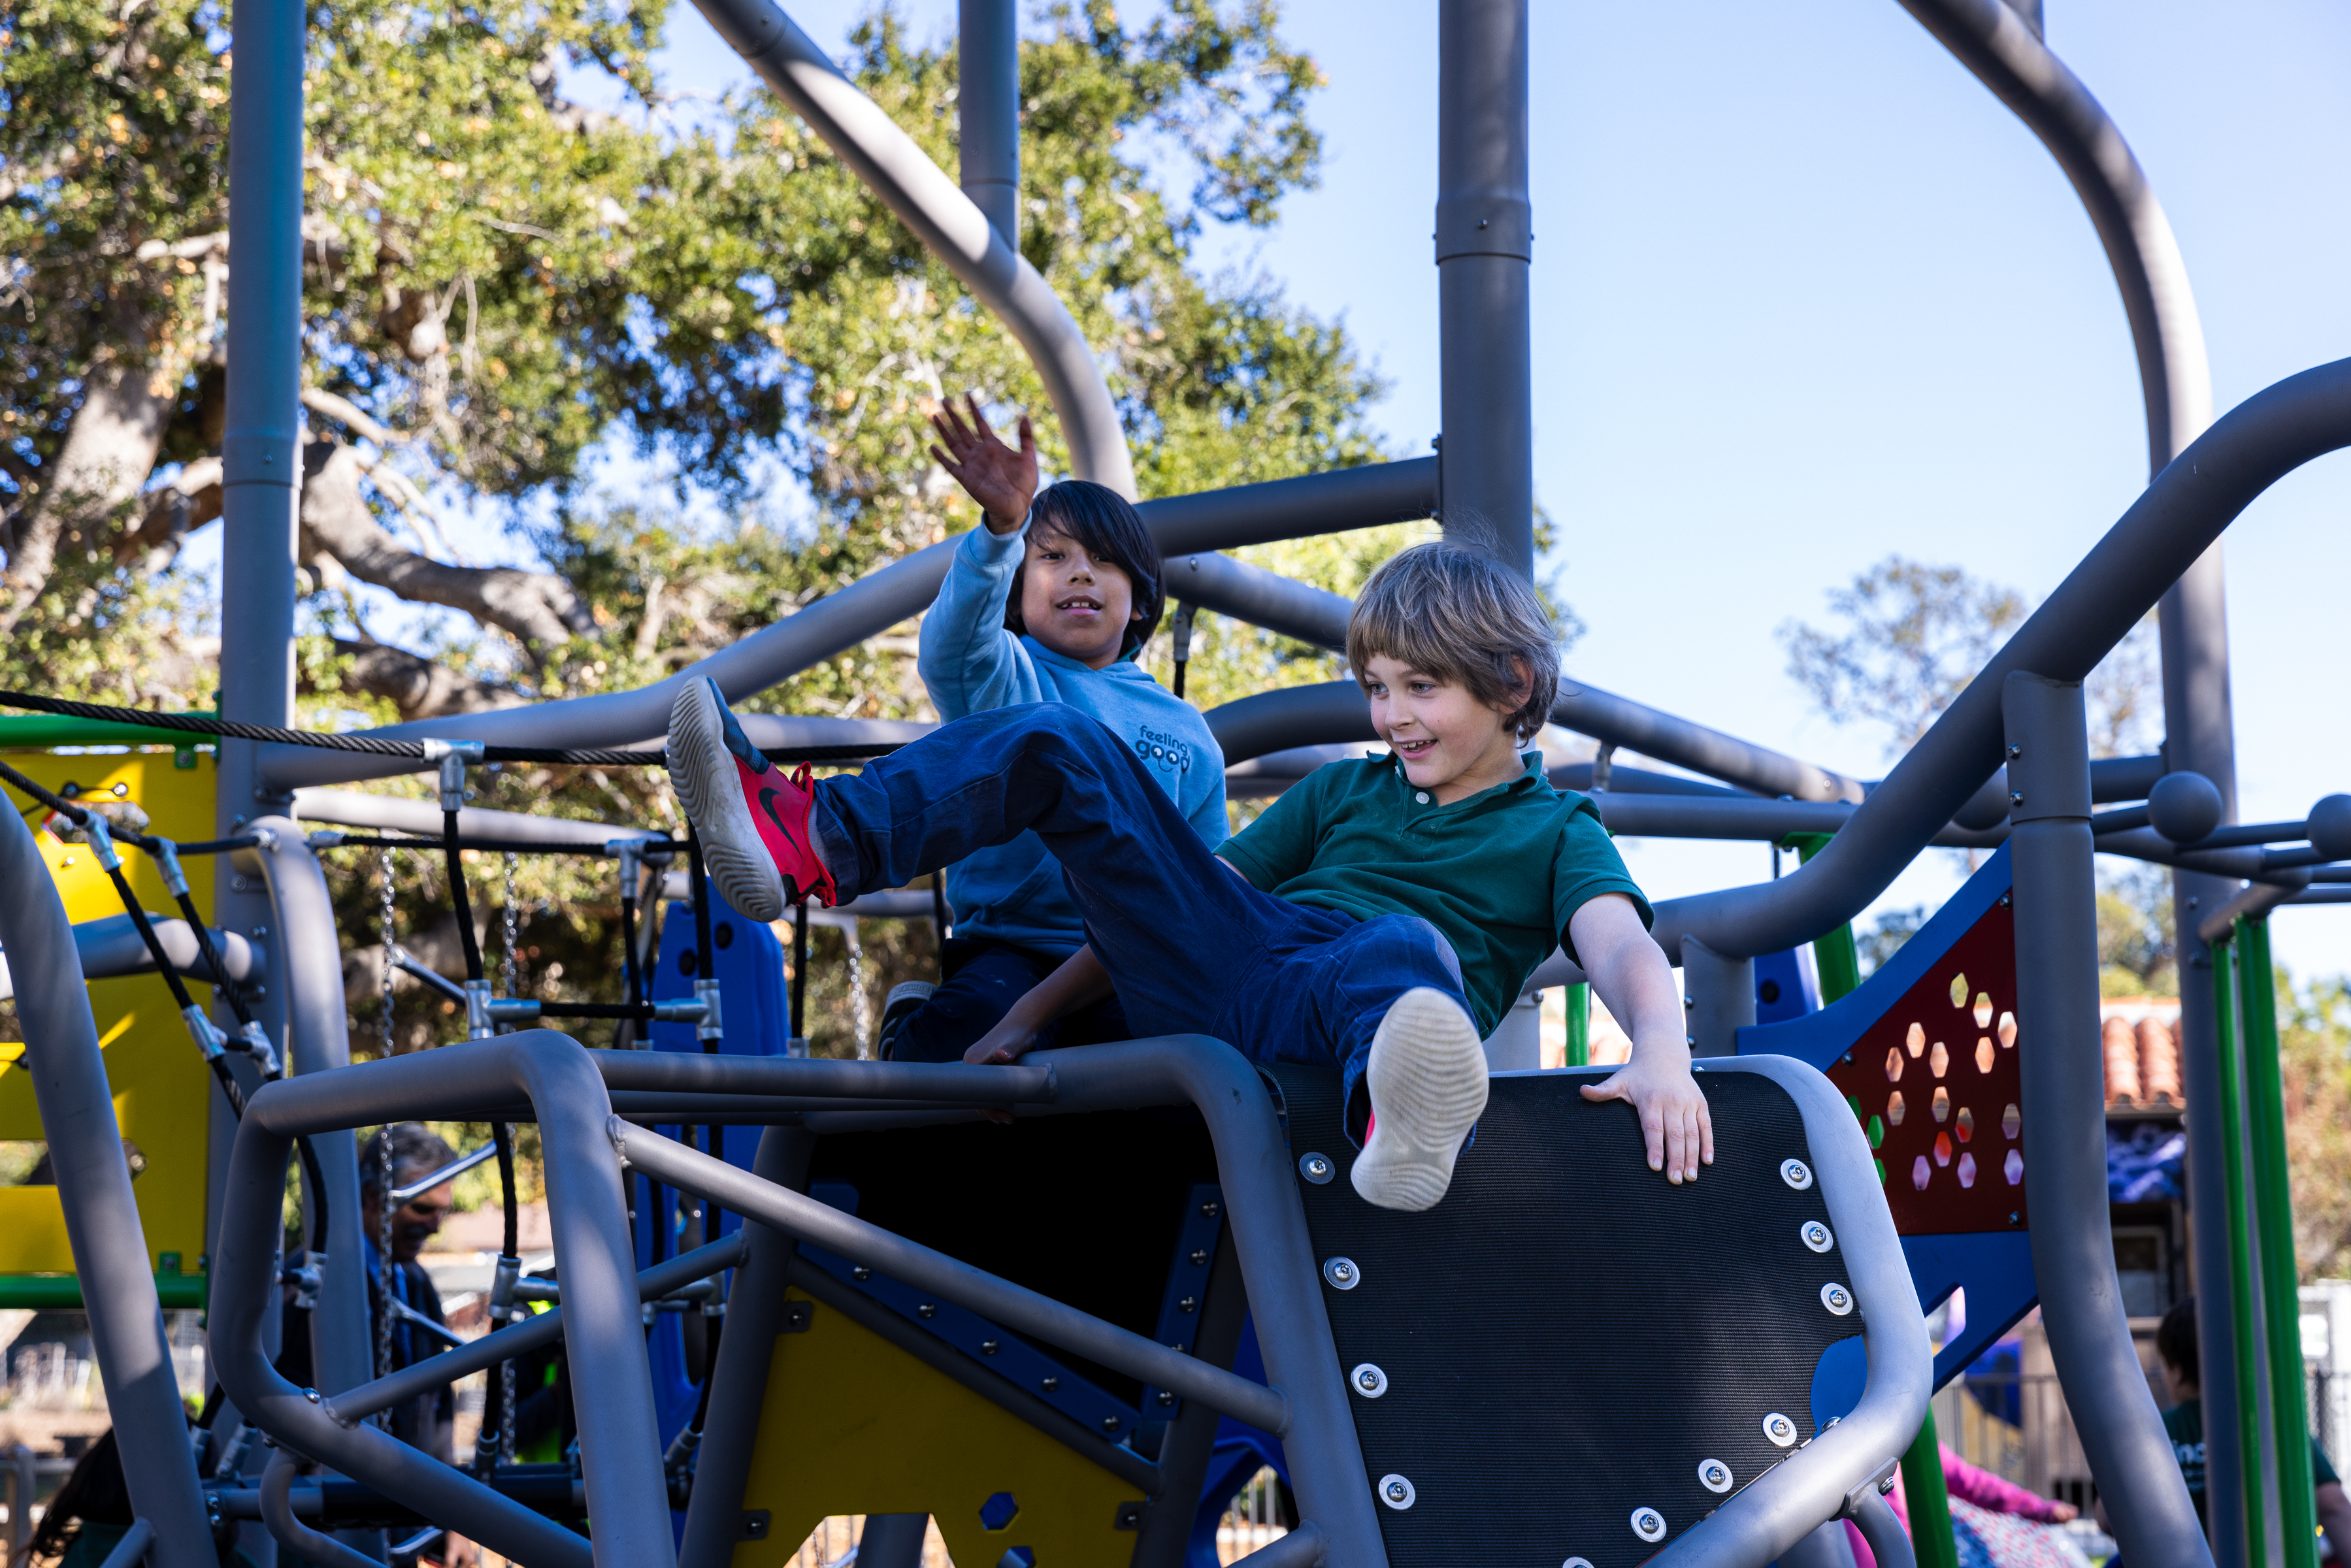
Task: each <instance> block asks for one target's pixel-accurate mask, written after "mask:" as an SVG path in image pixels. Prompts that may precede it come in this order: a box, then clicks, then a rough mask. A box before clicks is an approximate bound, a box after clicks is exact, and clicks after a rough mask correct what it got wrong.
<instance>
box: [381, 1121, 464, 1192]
mask: <svg viewBox="0 0 2351 1568" xmlns="http://www.w3.org/2000/svg"><path fill="white" fill-rule="evenodd" d="M386 1137H389V1138H391V1139H392V1186H402V1185H404V1184H406V1183H408V1182H410V1181H413V1180H414V1179H415V1178H416V1177H418V1176H429V1175H431V1174H432V1173H433V1172H434V1171H437V1170H439V1169H440V1168H441V1167H442V1166H445V1165H449V1164H451V1163H453V1162H454V1161H455V1159H456V1158H457V1151H456V1150H455V1149H453V1148H451V1147H450V1146H449V1145H447V1144H446V1143H444V1142H443V1141H442V1139H441V1136H440V1134H437V1133H435V1132H434V1130H433V1129H432V1128H430V1127H428V1126H426V1125H425V1124H423V1123H422V1122H396V1123H394V1124H392V1126H391V1127H390V1128H388V1129H380V1130H378V1131H377V1133H376V1134H375V1135H374V1136H373V1137H371V1138H370V1139H368V1141H367V1143H366V1145H365V1146H363V1147H362V1148H361V1149H360V1197H362V1198H369V1197H374V1196H375V1195H376V1194H377V1193H378V1192H380V1191H381V1190H382V1181H383V1164H382V1161H383V1141H384V1139H385V1138H386Z"/></svg>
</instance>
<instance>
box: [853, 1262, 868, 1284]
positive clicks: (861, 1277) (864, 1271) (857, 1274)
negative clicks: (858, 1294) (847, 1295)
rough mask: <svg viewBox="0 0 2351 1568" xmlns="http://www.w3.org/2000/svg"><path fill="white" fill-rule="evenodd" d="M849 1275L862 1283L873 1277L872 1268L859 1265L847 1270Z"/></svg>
mask: <svg viewBox="0 0 2351 1568" xmlns="http://www.w3.org/2000/svg"><path fill="white" fill-rule="evenodd" d="M849 1277H850V1278H851V1279H852V1280H854V1281H857V1282H858V1283H859V1284H861V1285H862V1284H863V1283H865V1281H868V1280H870V1279H872V1278H873V1270H871V1269H868V1268H865V1267H863V1266H862V1265H861V1266H860V1267H858V1268H855V1269H852V1270H850V1271H849Z"/></svg>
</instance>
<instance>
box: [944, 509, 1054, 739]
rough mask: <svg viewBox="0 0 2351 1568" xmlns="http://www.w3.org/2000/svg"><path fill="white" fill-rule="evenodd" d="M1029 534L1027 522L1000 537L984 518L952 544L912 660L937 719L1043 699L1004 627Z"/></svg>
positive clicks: (1033, 671)
mask: <svg viewBox="0 0 2351 1568" xmlns="http://www.w3.org/2000/svg"><path fill="white" fill-rule="evenodd" d="M1028 537H1029V530H1028V528H1026V526H1023V527H1022V528H1018V529H1016V530H1014V531H1013V532H1011V533H1008V534H1005V535H1002V536H1000V537H999V536H998V535H996V534H993V533H990V532H989V531H988V529H987V525H986V524H984V523H983V524H981V525H980V526H979V527H978V528H974V529H972V530H971V532H969V533H967V534H966V535H964V537H963V542H962V543H961V544H958V545H957V546H956V550H955V556H954V558H953V559H952V560H951V561H950V562H949V564H948V566H947V578H946V582H945V583H943V584H941V585H940V588H939V596H938V599H937V600H936V601H935V602H933V604H932V605H931V609H930V613H929V614H927V615H925V616H924V617H923V630H922V638H921V647H920V651H919V653H917V654H916V656H915V660H914V667H915V668H916V670H918V671H919V672H920V673H921V674H922V677H923V685H925V687H926V688H928V689H929V691H930V694H931V701H932V702H933V703H934V704H935V705H936V706H937V707H938V710H939V717H940V718H942V719H957V718H962V717H964V716H966V715H967V714H975V713H985V712H987V710H988V709H990V708H999V707H1010V706H1013V705H1015V704H1017V703H1033V702H1041V701H1043V700H1044V698H1045V690H1044V687H1043V685H1042V684H1041V683H1040V681H1039V680H1038V678H1037V668H1036V665H1035V664H1034V663H1033V662H1032V661H1031V660H1030V659H1029V650H1027V649H1026V648H1023V647H1022V646H1021V645H1020V639H1019V638H1018V637H1016V636H1014V635H1013V634H1012V633H1011V632H1008V631H1006V630H1005V627H1004V601H1005V599H1006V597H1007V596H1008V595H1009V594H1010V593H1011V591H1012V584H1013V582H1014V580H1016V579H1017V578H1019V575H1020V562H1021V559H1022V558H1023V557H1024V556H1025V555H1026V554H1027V552H1028Z"/></svg>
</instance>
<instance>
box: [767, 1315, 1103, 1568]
mask: <svg viewBox="0 0 2351 1568" xmlns="http://www.w3.org/2000/svg"><path fill="white" fill-rule="evenodd" d="M785 1299H786V1300H788V1301H807V1300H808V1298H807V1297H805V1296H803V1295H801V1294H800V1293H799V1291H788V1292H787V1293H786V1297H785ZM810 1312H812V1313H813V1314H814V1315H813V1319H812V1321H811V1322H810V1325H809V1327H808V1329H807V1331H806V1332H805V1333H787V1334H778V1336H777V1337H776V1356H775V1360H774V1362H773V1364H771V1366H770V1368H769V1371H768V1396H767V1401H766V1403H765V1406H763V1407H762V1409H761V1411H760V1416H759V1436H758V1440H757V1441H756V1442H754V1443H753V1445H752V1448H751V1472H750V1479H749V1480H748V1481H747V1483H746V1485H745V1486H744V1489H743V1506H744V1508H746V1509H747V1510H758V1509H765V1510H767V1511H768V1513H769V1514H770V1516H771V1524H770V1528H769V1530H768V1538H767V1539H766V1540H764V1541H753V1542H744V1543H743V1544H742V1545H740V1546H738V1547H737V1548H736V1549H735V1561H734V1568H780V1565H781V1564H783V1563H788V1562H789V1561H790V1560H791V1557H792V1554H793V1552H796V1551H797V1550H799V1544H800V1542H803V1541H805V1540H807V1539H808V1535H809V1532H810V1531H812V1530H814V1529H815V1528H816V1527H817V1524H818V1522H819V1521H821V1520H824V1519H826V1518H828V1517H830V1516H831V1515H835V1514H859V1513H862V1514H875V1513H927V1514H929V1515H931V1516H932V1517H933V1518H935V1520H937V1521H938V1526H939V1534H940V1535H941V1536H942V1537H944V1538H945V1540H946V1546H947V1554H948V1555H949V1556H951V1557H953V1558H954V1559H955V1561H956V1563H957V1564H958V1568H996V1564H997V1563H998V1562H999V1561H1000V1560H1001V1559H1002V1558H1003V1556H1004V1554H1005V1552H1008V1550H1010V1549H1011V1548H1013V1547H1016V1546H1025V1547H1028V1548H1029V1550H1030V1551H1031V1552H1035V1553H1036V1563H1037V1568H1125V1564H1127V1563H1130V1562H1132V1561H1133V1560H1134V1547H1135V1542H1136V1541H1137V1540H1138V1539H1139V1537H1138V1536H1137V1535H1136V1534H1135V1532H1134V1531H1131V1530H1120V1529H1119V1528H1118V1527H1117V1525H1118V1513H1119V1510H1120V1508H1121V1507H1122V1506H1123V1505H1126V1504H1131V1503H1139V1502H1141V1501H1142V1499H1141V1498H1139V1497H1137V1496H1136V1495H1135V1489H1134V1488H1133V1487H1131V1486H1129V1485H1128V1484H1127V1483H1126V1482H1124V1481H1123V1480H1121V1479H1118V1478H1117V1477H1116V1476H1113V1475H1112V1474H1111V1473H1110V1472H1109V1471H1107V1470H1104V1469H1098V1468H1097V1467H1095V1466H1093V1465H1091V1464H1089V1463H1087V1462H1086V1461H1085V1460H1084V1459H1082V1458H1079V1457H1078V1456H1077V1455H1076V1454H1073V1453H1071V1451H1070V1450H1069V1449H1067V1448H1063V1447H1062V1446H1061V1444H1059V1443H1057V1442H1055V1441H1053V1439H1052V1438H1050V1437H1046V1436H1045V1435H1044V1434H1043V1433H1042V1432H1040V1431H1038V1430H1037V1429H1036V1428H1035V1427H1031V1426H1029V1424H1028V1423H1026V1422H1024V1421H1021V1420H1020V1419H1019V1418H1018V1417H1016V1416H1012V1415H1010V1414H1008V1413H1007V1412H1006V1411H1004V1410H1001V1409H999V1408H998V1407H997V1406H995V1405H992V1404H990V1403H989V1402H988V1401H987V1400H985V1399H983V1398H981V1397H980V1396H978V1395H977V1394H974V1393H972V1392H971V1391H970V1390H969V1389H967V1388H966V1387H964V1386H963V1385H961V1384H959V1383H956V1382H955V1381H954V1380H953V1379H951V1378H948V1377H946V1376H943V1375H940V1374H939V1373H936V1372H934V1371H932V1370H931V1369H930V1368H929V1367H927V1366H925V1365H924V1364H922V1363H920V1362H918V1361H916V1360H914V1358H913V1357H912V1356H909V1355H907V1354H904V1353H903V1352H901V1351H899V1350H898V1349H897V1348H896V1347H895V1346H893V1345H892V1344H890V1343H888V1342H887V1341H886V1340H883V1339H882V1338H880V1337H879V1336H878V1335H876V1334H873V1333H871V1332H869V1331H867V1330H865V1329H863V1328H861V1327H859V1326H858V1325H857V1324H855V1323H853V1322H850V1321H849V1320H848V1319H847V1318H844V1317H842V1316H841V1314H840V1313H839V1312H831V1311H829V1310H828V1309H826V1308H824V1307H821V1306H815V1305H813V1304H812V1305H811V1306H810ZM998 1492H1009V1493H1011V1494H1012V1496H1013V1498H1014V1499H1015V1500H1017V1501H1018V1502H1019V1512H1018V1513H1016V1514H1015V1515H1014V1516H1013V1518H1012V1521H1011V1522H1010V1523H1008V1525H1006V1526H1005V1528H1003V1529H1002V1530H987V1529H984V1528H983V1527H982V1525H981V1522H980V1509H981V1507H982V1506H983V1505H984V1504H985V1503H986V1502H987V1500H988V1499H989V1498H990V1497H992V1496H994V1495H995V1494H996V1493H998Z"/></svg>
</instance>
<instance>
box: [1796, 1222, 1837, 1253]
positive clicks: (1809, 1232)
mask: <svg viewBox="0 0 2351 1568" xmlns="http://www.w3.org/2000/svg"><path fill="white" fill-rule="evenodd" d="M1796 1234H1797V1235H1799V1236H1801V1237H1802V1238H1803V1239H1804V1245H1805V1246H1807V1247H1809V1248H1811V1249H1813V1251H1815V1252H1825V1251H1827V1250H1828V1249H1831V1248H1832V1247H1834V1246H1835V1245H1836V1237H1835V1236H1834V1235H1833V1234H1831V1232H1830V1230H1829V1228H1828V1227H1827V1226H1825V1225H1823V1224H1822V1223H1821V1222H1820V1221H1819V1220H1817V1219H1808V1220H1806V1221H1804V1224H1803V1228H1802V1229H1801V1230H1799V1231H1797V1232H1796Z"/></svg>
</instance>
